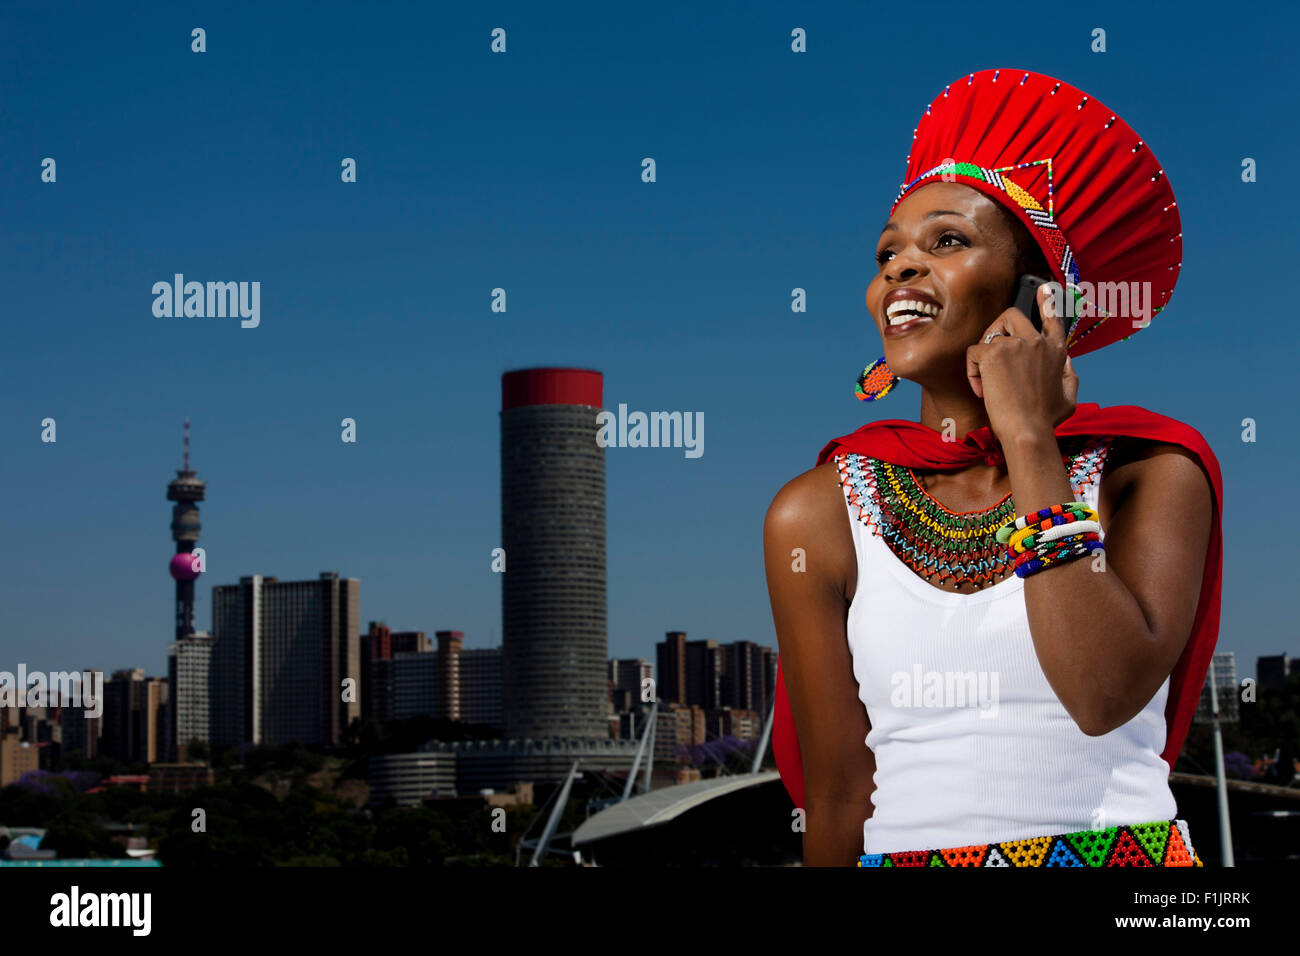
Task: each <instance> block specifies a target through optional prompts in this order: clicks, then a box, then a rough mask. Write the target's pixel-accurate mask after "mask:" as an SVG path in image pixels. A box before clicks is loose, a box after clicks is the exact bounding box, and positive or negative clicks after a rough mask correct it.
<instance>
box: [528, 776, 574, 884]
mask: <svg viewBox="0 0 1300 956" xmlns="http://www.w3.org/2000/svg"><path fill="white" fill-rule="evenodd" d="M577 772H578V761H576V760H575V761H573V766H572V767H570V768H569V775H568V776H567V777H565V778H564V787H563V788H561V790H560V796H559V797H558V798H557V799H556V801H555V807H554V809H552V810H551V817H550V819H549V820H547V821H546V829H545V830H543V831H542V836H541V839H539V840H538V841H537V849H535V850H533V861H532V862H531V863H529V864H528V865H529V866H541V863H539V862H538V861H539V860H541V858H542V857H544V856H545V855H546V850H547V848H548V847H549V846H550V844H551V837H553V836H555V830H556V828H557V827H558V826H559V825H560V816H561V815H562V814H563V813H564V807H565V805H566V804H568V802H569V789H570V788H571V787H572V786H573V778H574V776H575V775H576V774H577Z"/></svg>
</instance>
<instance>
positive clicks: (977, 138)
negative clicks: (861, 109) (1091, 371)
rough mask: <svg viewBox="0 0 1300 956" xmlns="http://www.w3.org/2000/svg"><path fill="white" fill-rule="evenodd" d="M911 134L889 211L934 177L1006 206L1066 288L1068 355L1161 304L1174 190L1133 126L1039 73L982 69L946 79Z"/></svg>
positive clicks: (1173, 256) (1172, 257)
mask: <svg viewBox="0 0 1300 956" xmlns="http://www.w3.org/2000/svg"><path fill="white" fill-rule="evenodd" d="M912 139H913V142H912V151H911V153H910V154H909V155H908V157H907V179H906V182H905V183H904V185H903V187H902V189H901V190H900V191H899V193H898V198H897V199H895V200H894V205H893V206H891V207H890V213H891V214H892V213H893V211H894V208H896V207H897V206H898V204H899V202H901V201H902V199H903V197H904V196H907V195H908V194H909V193H911V192H913V191H914V190H916V189H919V188H920V187H922V186H924V185H926V184H927V183H932V182H959V183H962V184H963V185H967V186H971V187H973V188H975V189H978V190H979V191H980V192H982V193H984V194H986V195H987V196H989V197H990V198H992V199H994V200H996V201H997V202H1000V203H1001V204H1002V205H1003V206H1005V207H1006V208H1007V209H1009V210H1010V211H1011V212H1012V214H1014V215H1015V216H1017V217H1019V219H1020V221H1021V222H1023V223H1024V224H1025V226H1026V227H1027V228H1028V229H1029V234H1030V235H1032V236H1033V237H1034V239H1035V241H1037V243H1038V245H1039V246H1040V247H1041V248H1042V250H1043V255H1044V256H1045V257H1046V258H1047V262H1048V264H1049V265H1050V266H1051V267H1052V272H1053V274H1054V276H1055V278H1056V281H1057V282H1060V283H1062V284H1063V285H1064V286H1065V287H1066V288H1068V289H1070V290H1071V292H1073V298H1074V302H1075V314H1074V316H1072V317H1067V318H1066V320H1065V321H1066V329H1067V338H1066V341H1067V343H1068V346H1069V354H1070V355H1083V354H1085V353H1087V352H1092V351H1095V350H1097V349H1099V348H1101V347H1102V346H1105V345H1110V344H1111V343H1112V342H1117V341H1120V340H1122V339H1126V338H1128V337H1129V336H1130V335H1132V334H1133V333H1134V331H1136V329H1138V328H1142V327H1144V323H1143V321H1142V320H1143V310H1144V308H1147V307H1149V312H1148V313H1147V315H1146V316H1145V317H1146V318H1149V316H1150V315H1154V314H1155V313H1157V312H1159V311H1160V310H1161V309H1163V308H1164V307H1165V306H1166V305H1167V304H1168V303H1169V297H1170V296H1171V295H1172V294H1173V291H1174V284H1175V283H1176V282H1177V281H1178V272H1179V269H1180V267H1181V266H1182V258H1183V240H1182V235H1183V233H1182V224H1181V222H1180V220H1179V217H1178V204H1177V203H1176V202H1175V201H1174V191H1173V189H1172V188H1170V185H1169V179H1168V177H1166V176H1165V173H1164V170H1163V169H1162V168H1161V166H1160V163H1159V162H1158V161H1157V160H1156V158H1155V156H1153V155H1152V154H1151V150H1150V149H1148V148H1147V146H1146V144H1145V143H1143V142H1142V139H1141V138H1140V137H1139V136H1138V135H1137V133H1135V132H1133V130H1132V128H1130V127H1129V125H1128V124H1127V123H1125V122H1124V121H1123V120H1122V119H1120V118H1118V117H1117V116H1116V115H1115V114H1114V113H1112V112H1111V111H1110V110H1108V109H1107V108H1106V107H1105V106H1104V105H1102V104H1101V103H1099V102H1098V101H1097V100H1095V99H1093V98H1092V97H1090V96H1088V95H1086V94H1084V93H1083V92H1082V91H1080V90H1078V89H1076V88H1075V87H1073V86H1070V85H1069V84H1068V83H1063V82H1061V81H1060V80H1056V79H1053V78H1052V77H1050V76H1043V75H1042V74H1040V73H1029V72H1026V71H1024V70H1008V69H1002V70H982V71H980V72H979V73H972V74H970V75H969V76H966V77H963V78H962V79H959V80H957V81H955V82H953V83H951V84H949V85H948V86H946V87H944V90H943V92H942V93H940V94H939V95H938V96H937V97H936V98H935V100H934V102H933V103H931V104H930V105H929V106H928V107H927V108H926V110H925V115H924V116H922V117H921V121H920V122H919V123H917V126H916V129H915V131H913V133H912ZM1144 284H1145V285H1144ZM1135 296H1136V298H1134V297H1135Z"/></svg>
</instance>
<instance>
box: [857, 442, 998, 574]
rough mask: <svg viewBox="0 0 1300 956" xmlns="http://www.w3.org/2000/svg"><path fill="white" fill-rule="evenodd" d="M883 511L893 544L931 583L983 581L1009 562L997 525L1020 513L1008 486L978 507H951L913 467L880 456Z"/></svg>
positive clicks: (887, 534) (878, 475) (902, 556)
mask: <svg viewBox="0 0 1300 956" xmlns="http://www.w3.org/2000/svg"><path fill="white" fill-rule="evenodd" d="M876 464H877V469H876V480H877V482H878V483H879V485H878V487H879V488H880V491H881V512H882V516H883V517H884V520H885V523H886V526H887V527H888V528H889V529H890V532H891V533H886V534H885V540H886V541H887V542H888V543H889V547H890V550H892V551H893V552H894V553H895V554H896V555H898V556H899V557H900V558H902V559H903V561H904V562H905V563H906V564H908V565H910V566H911V567H912V570H914V571H915V572H916V573H917V574H919V575H921V576H922V577H924V578H931V579H933V581H932V583H938V584H943V583H944V582H946V581H952V582H953V583H954V584H975V585H985V584H989V583H991V582H992V581H993V580H994V578H997V577H998V576H1000V575H1002V574H1003V573H1005V572H1006V571H1008V570H1010V568H1011V560H1010V556H1009V554H1008V552H1007V548H1006V546H1005V545H1002V544H999V543H998V540H997V537H996V535H997V530H998V528H1000V527H1002V525H1004V524H1006V523H1007V522H1008V521H1009V520H1011V519H1012V518H1014V517H1015V516H1016V506H1015V503H1014V502H1013V501H1012V500H1011V493H1010V492H1008V493H1007V494H1006V496H1005V497H1003V498H1002V499H1001V500H1000V501H998V502H997V503H996V504H994V505H992V506H991V507H988V508H982V509H980V510H979V511H961V512H957V511H949V510H948V509H947V508H945V507H944V506H943V505H941V504H940V503H939V502H938V501H936V500H935V499H934V498H933V497H932V496H931V495H930V493H929V492H927V491H926V490H925V487H924V486H923V485H922V484H921V482H920V480H919V479H918V478H917V476H916V472H914V471H913V470H912V469H911V468H904V467H902V466H901V465H891V464H890V463H888V462H884V461H882V462H877V463H876Z"/></svg>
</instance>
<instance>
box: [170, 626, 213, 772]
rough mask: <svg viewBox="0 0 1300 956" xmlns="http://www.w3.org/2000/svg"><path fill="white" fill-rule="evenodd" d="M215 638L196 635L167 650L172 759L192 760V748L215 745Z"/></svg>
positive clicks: (197, 633) (205, 634)
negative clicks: (191, 746)
mask: <svg viewBox="0 0 1300 956" xmlns="http://www.w3.org/2000/svg"><path fill="white" fill-rule="evenodd" d="M215 643H216V638H214V637H213V636H212V635H211V634H209V633H207V632H206V631H195V632H194V633H193V634H187V635H186V636H185V637H183V638H181V639H180V640H178V641H173V642H172V643H171V645H170V646H169V647H168V648H167V687H168V697H169V699H168V707H167V709H168V735H167V738H168V739H167V753H168V754H169V755H170V759H172V760H178V761H182V762H184V761H187V760H189V759H190V745H191V744H193V743H195V742H198V743H201V744H208V743H211V741H212V734H211V726H212V725H211V720H212V695H211V684H212V648H213V645H214V644H215Z"/></svg>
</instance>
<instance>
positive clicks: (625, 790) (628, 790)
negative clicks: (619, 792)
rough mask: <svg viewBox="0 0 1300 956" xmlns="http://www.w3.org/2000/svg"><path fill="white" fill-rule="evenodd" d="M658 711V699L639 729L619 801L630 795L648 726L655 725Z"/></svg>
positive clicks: (638, 767) (643, 751)
mask: <svg viewBox="0 0 1300 956" xmlns="http://www.w3.org/2000/svg"><path fill="white" fill-rule="evenodd" d="M658 713H659V701H657V700H656V701H655V702H654V703H653V704H652V705H651V706H650V718H649V719H648V720H647V721H646V725H645V727H643V728H642V729H641V740H640V742H638V743H637V745H636V757H634V758H633V760H632V769H631V770H629V771H628V773H627V783H625V784H624V785H623V796H621V797H619V802H620V803H621V802H622V801H624V800H626V799H627V798H628V797H630V796H632V783H633V781H635V780H636V772H637V770H638V769H640V767H641V755H642V754H643V753H645V745H646V741H647V740H648V739H649V738H650V728H651V727H653V726H654V725H655V715H656V714H658Z"/></svg>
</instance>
